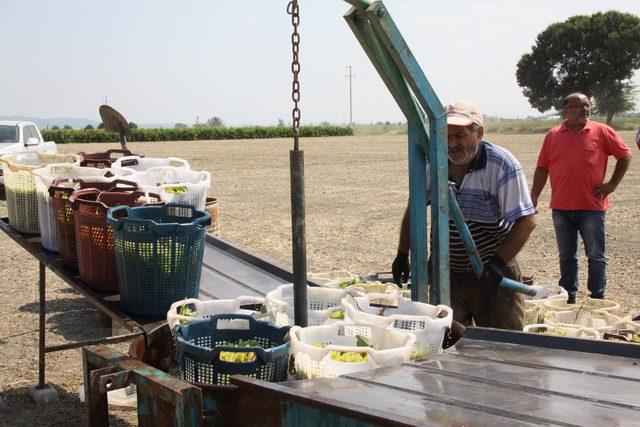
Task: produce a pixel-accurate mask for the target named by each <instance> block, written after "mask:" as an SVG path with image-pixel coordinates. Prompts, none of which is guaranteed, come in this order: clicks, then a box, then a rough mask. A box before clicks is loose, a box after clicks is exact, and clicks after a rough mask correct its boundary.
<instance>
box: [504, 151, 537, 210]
mask: <svg viewBox="0 0 640 427" xmlns="http://www.w3.org/2000/svg"><path fill="white" fill-rule="evenodd" d="M498 203H499V204H500V210H501V214H502V217H503V218H504V220H505V221H507V222H514V221H516V220H518V219H520V218H521V217H523V216H527V215H531V214H533V213H534V212H535V208H534V207H533V203H532V202H531V194H530V193H529V186H528V185H527V178H526V177H525V175H524V171H523V170H522V166H521V165H520V162H518V160H517V159H516V158H515V157H514V156H513V155H512V154H511V153H509V156H508V158H507V161H506V162H505V165H504V167H503V168H502V171H501V174H500V178H499V180H498Z"/></svg>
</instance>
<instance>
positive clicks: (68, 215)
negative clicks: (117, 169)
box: [49, 179, 139, 270]
mask: <svg viewBox="0 0 640 427" xmlns="http://www.w3.org/2000/svg"><path fill="white" fill-rule="evenodd" d="M117 186H122V187H119V188H123V189H130V190H138V189H139V188H138V184H136V183H135V182H131V181H125V180H120V179H116V180H113V181H110V182H104V181H94V182H91V181H85V180H82V179H57V180H55V181H54V182H53V185H52V186H51V187H49V195H50V196H51V204H52V206H53V212H54V217H55V221H56V231H57V233H58V241H59V246H60V247H59V249H60V261H61V262H62V265H64V266H65V267H66V268H69V269H72V270H77V269H78V254H77V252H76V232H75V227H74V220H73V204H72V203H71V202H70V201H69V197H71V195H72V194H73V192H74V191H75V190H84V189H87V188H95V189H97V190H101V191H106V190H111V189H113V188H115V187H117Z"/></svg>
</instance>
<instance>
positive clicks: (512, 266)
mask: <svg viewBox="0 0 640 427" xmlns="http://www.w3.org/2000/svg"><path fill="white" fill-rule="evenodd" d="M508 269H509V274H507V275H506V277H508V278H509V279H513V280H517V281H519V282H521V281H522V272H521V271H520V266H519V265H518V261H517V260H515V259H514V260H513V261H511V262H510V263H509V264H508ZM494 296H495V301H494V302H493V303H492V298H493V297H494ZM451 306H452V307H451V308H452V309H453V318H454V320H456V321H457V322H460V323H462V324H463V325H465V326H470V325H473V324H474V323H475V325H476V326H483V327H491V328H499V329H511V330H515V331H521V330H522V328H523V327H524V297H523V295H522V294H521V293H518V292H514V291H512V290H510V289H505V288H502V287H500V286H498V288H497V289H495V290H493V292H490V291H489V290H488V289H487V288H486V287H485V286H482V283H481V281H480V280H478V279H477V278H476V275H475V273H474V272H468V273H456V272H454V271H452V272H451Z"/></svg>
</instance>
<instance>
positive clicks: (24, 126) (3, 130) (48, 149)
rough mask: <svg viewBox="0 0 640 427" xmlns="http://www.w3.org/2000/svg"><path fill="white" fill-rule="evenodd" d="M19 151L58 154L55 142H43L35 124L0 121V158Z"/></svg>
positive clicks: (1, 182)
mask: <svg viewBox="0 0 640 427" xmlns="http://www.w3.org/2000/svg"><path fill="white" fill-rule="evenodd" d="M21 150H35V151H41V152H45V153H57V152H58V148H57V147H56V143H55V142H53V141H48V142H45V141H44V140H43V139H42V134H41V133H40V130H39V129H38V126H36V125H35V123H32V122H15V121H6V120H0V156H2V155H4V154H7V153H13V152H14V151H21ZM0 185H4V173H2V168H0Z"/></svg>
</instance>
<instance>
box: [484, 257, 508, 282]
mask: <svg viewBox="0 0 640 427" xmlns="http://www.w3.org/2000/svg"><path fill="white" fill-rule="evenodd" d="M506 274H507V264H506V263H505V262H504V261H503V260H502V258H500V256H498V255H494V256H493V257H491V259H490V260H489V261H487V263H486V264H485V265H484V274H483V275H482V286H485V287H486V289H488V290H494V289H497V288H498V286H500V282H502V278H503V277H504V276H505V275H506Z"/></svg>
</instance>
